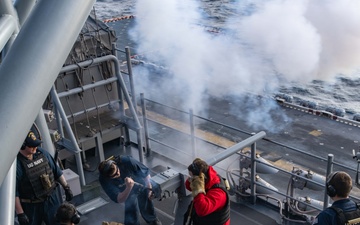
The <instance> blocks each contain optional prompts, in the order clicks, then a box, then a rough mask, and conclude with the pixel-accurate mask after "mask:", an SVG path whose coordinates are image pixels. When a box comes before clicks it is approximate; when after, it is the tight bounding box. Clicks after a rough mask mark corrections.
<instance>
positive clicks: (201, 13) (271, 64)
mask: <svg viewBox="0 0 360 225" xmlns="http://www.w3.org/2000/svg"><path fill="white" fill-rule="evenodd" d="M94 8H95V10H96V13H97V16H98V18H100V19H102V20H105V19H110V18H116V17H121V16H124V15H135V16H136V20H137V25H136V27H135V28H134V30H132V31H131V35H132V37H133V38H134V39H136V40H137V41H138V42H139V43H141V44H140V45H139V49H138V50H137V51H138V52H153V51H155V49H156V53H155V54H152V56H153V58H151V57H149V60H151V61H152V62H155V63H159V64H162V65H163V66H166V67H168V68H170V69H171V70H173V71H174V72H173V74H174V78H175V80H176V81H174V83H173V85H175V84H176V86H179V88H183V89H184V88H185V89H187V90H189V91H187V94H185V96H184V97H185V98H186V99H191V101H190V102H189V105H190V106H192V105H195V106H199V105H201V104H200V103H202V102H204V101H203V100H204V93H211V94H212V95H214V96H217V97H221V96H225V95H231V96H234V95H235V96H236V95H239V96H240V95H241V94H242V93H245V92H246V93H248V92H251V93H255V94H259V95H271V94H275V93H279V92H280V93H285V94H289V95H291V96H293V97H294V100H295V101H301V100H307V101H312V102H316V103H317V104H318V105H319V108H325V107H328V106H331V107H334V108H339V109H344V110H345V111H346V113H347V116H349V118H351V116H352V115H353V114H355V113H360V104H359V102H360V94H359V90H358V88H359V85H360V72H359V71H360V70H359V65H360V29H359V27H360V14H359V13H358V12H359V11H360V1H357V0H342V1H330V0H319V1H308V0H299V1H293V0H266V1H263V0H255V1H247V0H246V1H245V0H188V1H175V0H153V1H135V0H125V1H120V0H98V1H97V2H96V3H95V5H94ZM214 31H215V32H214ZM155 46H156V47H155ZM159 49H160V50H159ZM189 56H191V57H189ZM179 84H183V85H179ZM194 84H195V85H194ZM165 86H169V84H166V85H165V84H164V87H165ZM267 110H271V109H267ZM198 111H201V110H198ZM249 116H250V115H249Z"/></svg>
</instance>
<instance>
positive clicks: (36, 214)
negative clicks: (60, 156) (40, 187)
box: [16, 147, 63, 225]
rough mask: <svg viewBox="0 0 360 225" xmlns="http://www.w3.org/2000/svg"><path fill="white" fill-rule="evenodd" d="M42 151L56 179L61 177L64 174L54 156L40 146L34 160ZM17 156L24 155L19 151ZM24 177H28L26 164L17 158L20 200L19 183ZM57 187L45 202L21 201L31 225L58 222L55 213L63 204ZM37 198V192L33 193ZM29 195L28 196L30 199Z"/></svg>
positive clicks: (17, 185) (19, 195)
mask: <svg viewBox="0 0 360 225" xmlns="http://www.w3.org/2000/svg"><path fill="white" fill-rule="evenodd" d="M41 153H42V154H44V155H45V157H46V158H47V160H48V162H49V166H50V168H51V169H52V172H53V174H54V179H55V180H57V179H59V177H60V176H61V175H62V174H63V172H62V170H61V169H60V167H59V166H58V165H57V164H56V163H55V160H54V158H53V157H52V156H51V155H50V154H49V153H48V152H47V151H45V150H44V149H42V148H40V147H38V148H37V150H36V153H35V154H34V155H33V160H36V159H37V158H38V157H40V156H41ZM17 157H23V158H26V157H25V156H23V155H22V154H20V153H18V156H17ZM24 179H28V177H27V174H26V171H25V169H24V166H23V165H22V163H21V162H20V160H17V165H16V197H19V198H20V200H21V199H22V197H23V196H21V193H20V192H19V185H20V183H21V182H20V181H23V180H24ZM57 190H58V189H57V188H55V189H54V190H53V191H52V193H51V194H50V196H48V197H47V199H46V200H45V201H43V202H39V203H25V202H21V206H22V208H23V210H24V213H25V214H26V215H27V216H28V218H29V220H30V225H41V224H42V222H43V221H44V222H45V224H46V225H53V224H56V220H55V213H56V211H57V209H58V207H59V206H60V204H61V199H60V197H59V195H58V193H57ZM31 195H32V196H33V197H34V198H35V193H32V194H31ZM28 198H29V197H26V199H28Z"/></svg>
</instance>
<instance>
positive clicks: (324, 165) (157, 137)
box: [141, 94, 359, 224]
mask: <svg viewBox="0 0 360 225" xmlns="http://www.w3.org/2000/svg"><path fill="white" fill-rule="evenodd" d="M141 106H142V112H143V115H142V116H143V124H144V128H145V136H146V137H145V142H146V148H148V149H149V152H150V150H153V149H157V150H156V151H157V153H159V154H167V155H166V156H167V157H169V155H170V157H171V155H174V157H175V158H176V157H177V156H178V154H179V153H181V154H182V155H184V156H183V157H184V158H186V159H193V158H194V157H197V156H199V155H203V156H204V157H206V156H210V155H211V154H217V153H218V152H219V151H223V150H225V149H227V148H228V147H229V145H231V144H235V143H237V142H240V141H241V140H244V139H246V138H249V137H251V136H252V135H253V133H251V132H248V131H246V130H242V129H239V128H236V127H234V126H231V125H227V124H224V123H221V122H218V121H214V120H212V119H208V118H205V117H203V116H199V115H195V114H193V112H192V110H189V111H188V112H186V111H184V110H181V109H177V108H174V107H171V106H167V105H165V104H161V103H158V102H155V101H152V100H150V99H146V98H145V97H144V95H143V94H141ZM153 114H156V115H153ZM162 116H164V118H167V119H166V121H162ZM162 130H163V131H164V132H163V133H161V134H159V131H160V132H161V131H162ZM219 130H221V132H219ZM202 132H208V133H209V135H208V136H206V135H202ZM210 134H212V135H214V134H215V135H217V136H218V137H221V138H222V139H225V140H227V142H219V141H214V140H213V139H212V138H208V137H209V136H211V135H210ZM164 135H175V136H177V138H178V139H181V140H182V141H181V144H180V145H179V144H178V143H176V142H174V141H173V140H174V139H173V138H168V137H166V138H165V136H164ZM167 140H172V141H170V142H168V141H167ZM224 143H226V144H224ZM151 145H153V146H151ZM204 145H206V146H213V148H214V149H215V151H209V152H208V154H204V153H203V152H201V151H200V152H199V146H204ZM200 148H201V147H200ZM159 149H164V150H162V151H161V150H159ZM186 149H191V151H188V150H186ZM264 149H273V150H275V149H276V150H277V151H279V152H281V154H282V155H281V156H279V158H280V159H274V160H273V161H274V162H275V163H274V162H271V160H264V158H262V157H261V156H260V154H265V155H266V156H270V157H269V158H271V154H272V152H271V151H270V152H269V151H265V150H264ZM214 152H215V153H214ZM284 155H285V156H286V155H292V156H293V157H294V158H297V157H301V158H302V160H301V161H303V162H304V164H301V165H297V164H296V163H294V162H291V160H287V159H286V157H284ZM229 160H230V159H229ZM231 160H233V162H238V163H237V164H236V166H235V168H230V167H231V166H232V164H233V162H232V163H231V164H227V165H220V166H218V168H217V169H219V170H220V171H223V172H225V173H226V176H227V178H228V180H229V181H231V182H230V183H231V193H232V194H234V195H236V197H237V198H236V199H237V201H249V202H251V203H253V204H255V203H256V202H257V201H259V200H262V201H265V202H268V203H270V204H272V205H275V206H276V207H277V208H278V212H279V215H280V217H281V219H282V220H283V221H284V220H286V221H289V222H296V223H301V224H310V222H311V220H312V219H313V218H314V217H315V216H316V214H317V213H318V212H319V211H320V210H322V209H324V208H326V207H327V206H328V205H329V198H328V196H327V194H326V187H325V180H326V177H327V175H329V174H330V173H331V172H332V171H333V169H334V168H336V170H343V171H346V172H348V173H349V174H350V175H351V176H352V177H355V176H354V174H356V172H357V170H356V169H355V168H354V167H352V166H350V165H344V164H342V163H339V162H335V161H334V156H333V155H332V154H328V158H324V157H321V156H317V155H314V154H311V153H309V152H307V151H305V150H302V149H298V148H295V147H292V146H289V145H286V144H283V143H280V142H278V141H275V140H271V139H269V138H266V137H264V138H262V140H261V141H258V142H257V143H256V145H255V144H254V145H252V146H251V148H250V149H243V150H241V151H239V152H237V153H236V154H235V157H233V158H232V159H231ZM280 160H282V161H283V162H284V163H285V164H286V163H288V164H287V165H291V166H289V167H288V168H286V167H282V166H279V163H278V164H277V163H276V162H279V161H280ZM312 162H316V163H315V164H316V167H314V168H311V164H312ZM313 165H314V164H313ZM258 167H262V168H267V169H265V170H271V169H273V170H276V173H268V174H266V173H264V174H261V172H258V171H257V168H258ZM290 167H291V168H290ZM259 174H260V175H261V176H262V177H260V175H259ZM283 187H286V188H283ZM298 190H299V192H296V191H298ZM357 193H358V190H353V191H352V193H351V198H353V199H355V200H359V199H358V197H356V195H357ZM284 211H285V212H287V213H285V214H286V215H285V214H284Z"/></svg>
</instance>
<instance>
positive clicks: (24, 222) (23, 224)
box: [17, 213, 30, 225]
mask: <svg viewBox="0 0 360 225" xmlns="http://www.w3.org/2000/svg"><path fill="white" fill-rule="evenodd" d="M17 217H18V221H19V223H20V225H28V224H30V221H29V218H28V217H27V215H26V214H25V213H20V214H18V215H17Z"/></svg>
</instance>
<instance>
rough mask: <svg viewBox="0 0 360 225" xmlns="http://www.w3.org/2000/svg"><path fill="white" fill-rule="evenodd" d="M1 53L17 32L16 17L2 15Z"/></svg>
mask: <svg viewBox="0 0 360 225" xmlns="http://www.w3.org/2000/svg"><path fill="white" fill-rule="evenodd" d="M0 30H1V32H0V51H1V50H2V49H3V48H4V46H5V45H6V43H7V42H8V40H9V39H10V37H11V36H12V35H13V33H14V32H15V31H16V30H17V24H16V20H15V17H13V16H11V15H2V16H1V17H0Z"/></svg>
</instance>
